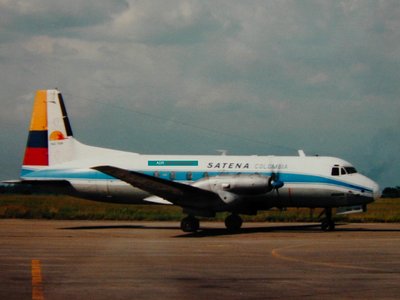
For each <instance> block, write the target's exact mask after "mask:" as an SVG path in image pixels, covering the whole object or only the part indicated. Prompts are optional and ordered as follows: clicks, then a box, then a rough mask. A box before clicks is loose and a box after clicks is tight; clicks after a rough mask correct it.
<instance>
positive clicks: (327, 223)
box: [321, 208, 335, 231]
mask: <svg viewBox="0 0 400 300" xmlns="http://www.w3.org/2000/svg"><path fill="white" fill-rule="evenodd" d="M323 213H325V218H323V219H322V221H321V229H322V230H323V231H334V230H335V221H333V220H332V208H325V209H324V211H323V212H322V214H323Z"/></svg>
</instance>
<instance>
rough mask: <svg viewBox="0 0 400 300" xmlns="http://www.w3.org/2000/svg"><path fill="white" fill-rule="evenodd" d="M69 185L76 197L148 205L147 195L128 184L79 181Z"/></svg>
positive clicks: (109, 181)
mask: <svg viewBox="0 0 400 300" xmlns="http://www.w3.org/2000/svg"><path fill="white" fill-rule="evenodd" d="M71 185H72V186H73V188H74V190H75V195H76V196H78V197H82V198H86V199H90V200H95V201H101V202H110V203H124V204H148V203H146V202H145V201H143V199H144V198H146V197H148V196H149V194H148V193H146V192H145V191H143V190H140V189H138V188H135V187H133V186H131V185H129V184H126V183H124V182H121V181H114V180H80V181H72V182H71Z"/></svg>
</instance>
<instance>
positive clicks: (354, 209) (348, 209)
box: [336, 205, 366, 215]
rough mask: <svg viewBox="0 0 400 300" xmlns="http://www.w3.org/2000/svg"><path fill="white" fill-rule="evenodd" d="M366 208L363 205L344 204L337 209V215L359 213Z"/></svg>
mask: <svg viewBox="0 0 400 300" xmlns="http://www.w3.org/2000/svg"><path fill="white" fill-rule="evenodd" d="M365 210H366V209H365V208H364V207H363V206H362V205H355V206H344V207H338V208H337V209H336V214H337V215H349V214H358V213H362V212H364V211H365Z"/></svg>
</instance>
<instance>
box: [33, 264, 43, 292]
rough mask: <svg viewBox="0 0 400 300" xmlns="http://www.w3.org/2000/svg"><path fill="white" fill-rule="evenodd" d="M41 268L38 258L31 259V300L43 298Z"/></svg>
mask: <svg viewBox="0 0 400 300" xmlns="http://www.w3.org/2000/svg"><path fill="white" fill-rule="evenodd" d="M43 299H44V297H43V285H42V269H41V267H40V260H37V259H32V300H43Z"/></svg>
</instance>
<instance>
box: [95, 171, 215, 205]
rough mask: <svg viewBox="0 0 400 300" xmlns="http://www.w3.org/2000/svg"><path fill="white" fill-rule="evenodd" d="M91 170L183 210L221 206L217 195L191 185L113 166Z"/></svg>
mask: <svg viewBox="0 0 400 300" xmlns="http://www.w3.org/2000/svg"><path fill="white" fill-rule="evenodd" d="M93 169H94V170H97V171H100V172H102V173H104V174H107V175H110V176H112V177H114V178H117V179H119V180H122V181H124V182H126V183H129V184H130V185H132V186H134V187H136V188H139V189H141V190H143V191H146V192H148V193H150V194H152V195H156V196H158V197H161V198H163V199H165V200H168V201H169V202H171V203H173V204H175V205H179V206H181V207H184V208H191V209H200V210H210V209H211V210H212V209H213V207H216V206H218V205H220V204H221V199H220V198H219V196H218V195H217V194H215V193H213V192H210V191H206V190H203V189H200V188H197V187H194V186H191V185H187V184H183V183H178V182H174V181H170V180H166V179H162V178H158V177H154V176H150V175H146V174H142V173H139V172H135V171H129V170H125V169H121V168H117V167H113V166H98V167H94V168H93Z"/></svg>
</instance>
